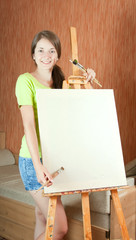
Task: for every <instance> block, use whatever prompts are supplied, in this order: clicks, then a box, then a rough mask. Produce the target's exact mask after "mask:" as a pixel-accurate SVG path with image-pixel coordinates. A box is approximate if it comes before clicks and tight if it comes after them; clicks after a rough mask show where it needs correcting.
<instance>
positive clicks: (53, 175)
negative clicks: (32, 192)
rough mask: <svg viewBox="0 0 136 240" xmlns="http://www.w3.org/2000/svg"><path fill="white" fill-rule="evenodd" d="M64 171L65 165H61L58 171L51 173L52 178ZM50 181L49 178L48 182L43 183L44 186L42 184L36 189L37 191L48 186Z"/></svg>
mask: <svg viewBox="0 0 136 240" xmlns="http://www.w3.org/2000/svg"><path fill="white" fill-rule="evenodd" d="M62 171H64V167H61V168H59V169H58V170H57V171H55V172H54V173H53V174H52V175H51V176H52V178H55V177H57V176H58V175H59V174H60V173H61V172H62ZM49 182H50V181H49V180H48V181H47V182H46V183H44V184H42V186H41V187H40V188H39V189H37V190H36V193H37V192H38V191H39V190H41V189H42V188H44V187H47V185H48V184H49Z"/></svg>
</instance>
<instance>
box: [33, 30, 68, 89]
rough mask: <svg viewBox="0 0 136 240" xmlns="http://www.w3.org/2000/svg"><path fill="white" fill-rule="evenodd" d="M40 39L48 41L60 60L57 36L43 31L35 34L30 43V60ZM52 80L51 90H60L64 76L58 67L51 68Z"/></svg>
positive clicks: (59, 45)
mask: <svg viewBox="0 0 136 240" xmlns="http://www.w3.org/2000/svg"><path fill="white" fill-rule="evenodd" d="M42 38H46V39H47V40H49V41H50V42H51V43H52V45H53V46H54V47H55V49H56V51H57V54H58V58H60V56H61V43H60V40H59V38H58V36H57V35H56V34H55V33H53V32H51V31H48V30H44V31H42V32H39V33H37V34H36V35H35V37H34V39H33V41H32V44H31V56H32V59H33V54H34V51H35V48H36V45H37V43H38V41H39V40H40V39H42ZM52 79H53V88H62V82H63V80H64V79H65V76H64V73H63V72H62V70H61V68H60V67H59V66H58V65H55V66H54V67H53V71H52Z"/></svg>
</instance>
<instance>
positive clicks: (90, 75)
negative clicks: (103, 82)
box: [83, 68, 96, 83]
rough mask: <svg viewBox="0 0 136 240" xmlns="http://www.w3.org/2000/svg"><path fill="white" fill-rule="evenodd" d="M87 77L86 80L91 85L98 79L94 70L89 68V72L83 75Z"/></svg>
mask: <svg viewBox="0 0 136 240" xmlns="http://www.w3.org/2000/svg"><path fill="white" fill-rule="evenodd" d="M83 75H84V76H85V77H86V80H87V81H88V82H89V81H90V83H92V82H93V79H95V77H96V73H95V72H94V70H93V69H91V68H87V72H86V73H84V74H83Z"/></svg>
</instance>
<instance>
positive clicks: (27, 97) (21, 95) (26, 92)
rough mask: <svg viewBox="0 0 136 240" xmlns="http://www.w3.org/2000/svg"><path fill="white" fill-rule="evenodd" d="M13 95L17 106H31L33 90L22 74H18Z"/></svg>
mask: <svg viewBox="0 0 136 240" xmlns="http://www.w3.org/2000/svg"><path fill="white" fill-rule="evenodd" d="M15 95H16V97H17V102H18V105H19V107H21V106H22V105H32V106H33V91H32V83H31V81H30V80H29V79H28V78H27V77H26V76H25V75H24V74H22V75H20V76H19V77H18V79H17V82H16V87H15Z"/></svg>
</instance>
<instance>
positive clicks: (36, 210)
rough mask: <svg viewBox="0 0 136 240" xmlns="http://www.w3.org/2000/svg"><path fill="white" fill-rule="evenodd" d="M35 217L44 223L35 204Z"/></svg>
mask: <svg viewBox="0 0 136 240" xmlns="http://www.w3.org/2000/svg"><path fill="white" fill-rule="evenodd" d="M35 217H36V220H39V221H40V222H44V223H45V218H44V216H43V214H42V212H41V210H40V209H39V208H38V207H37V206H36V207H35Z"/></svg>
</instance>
